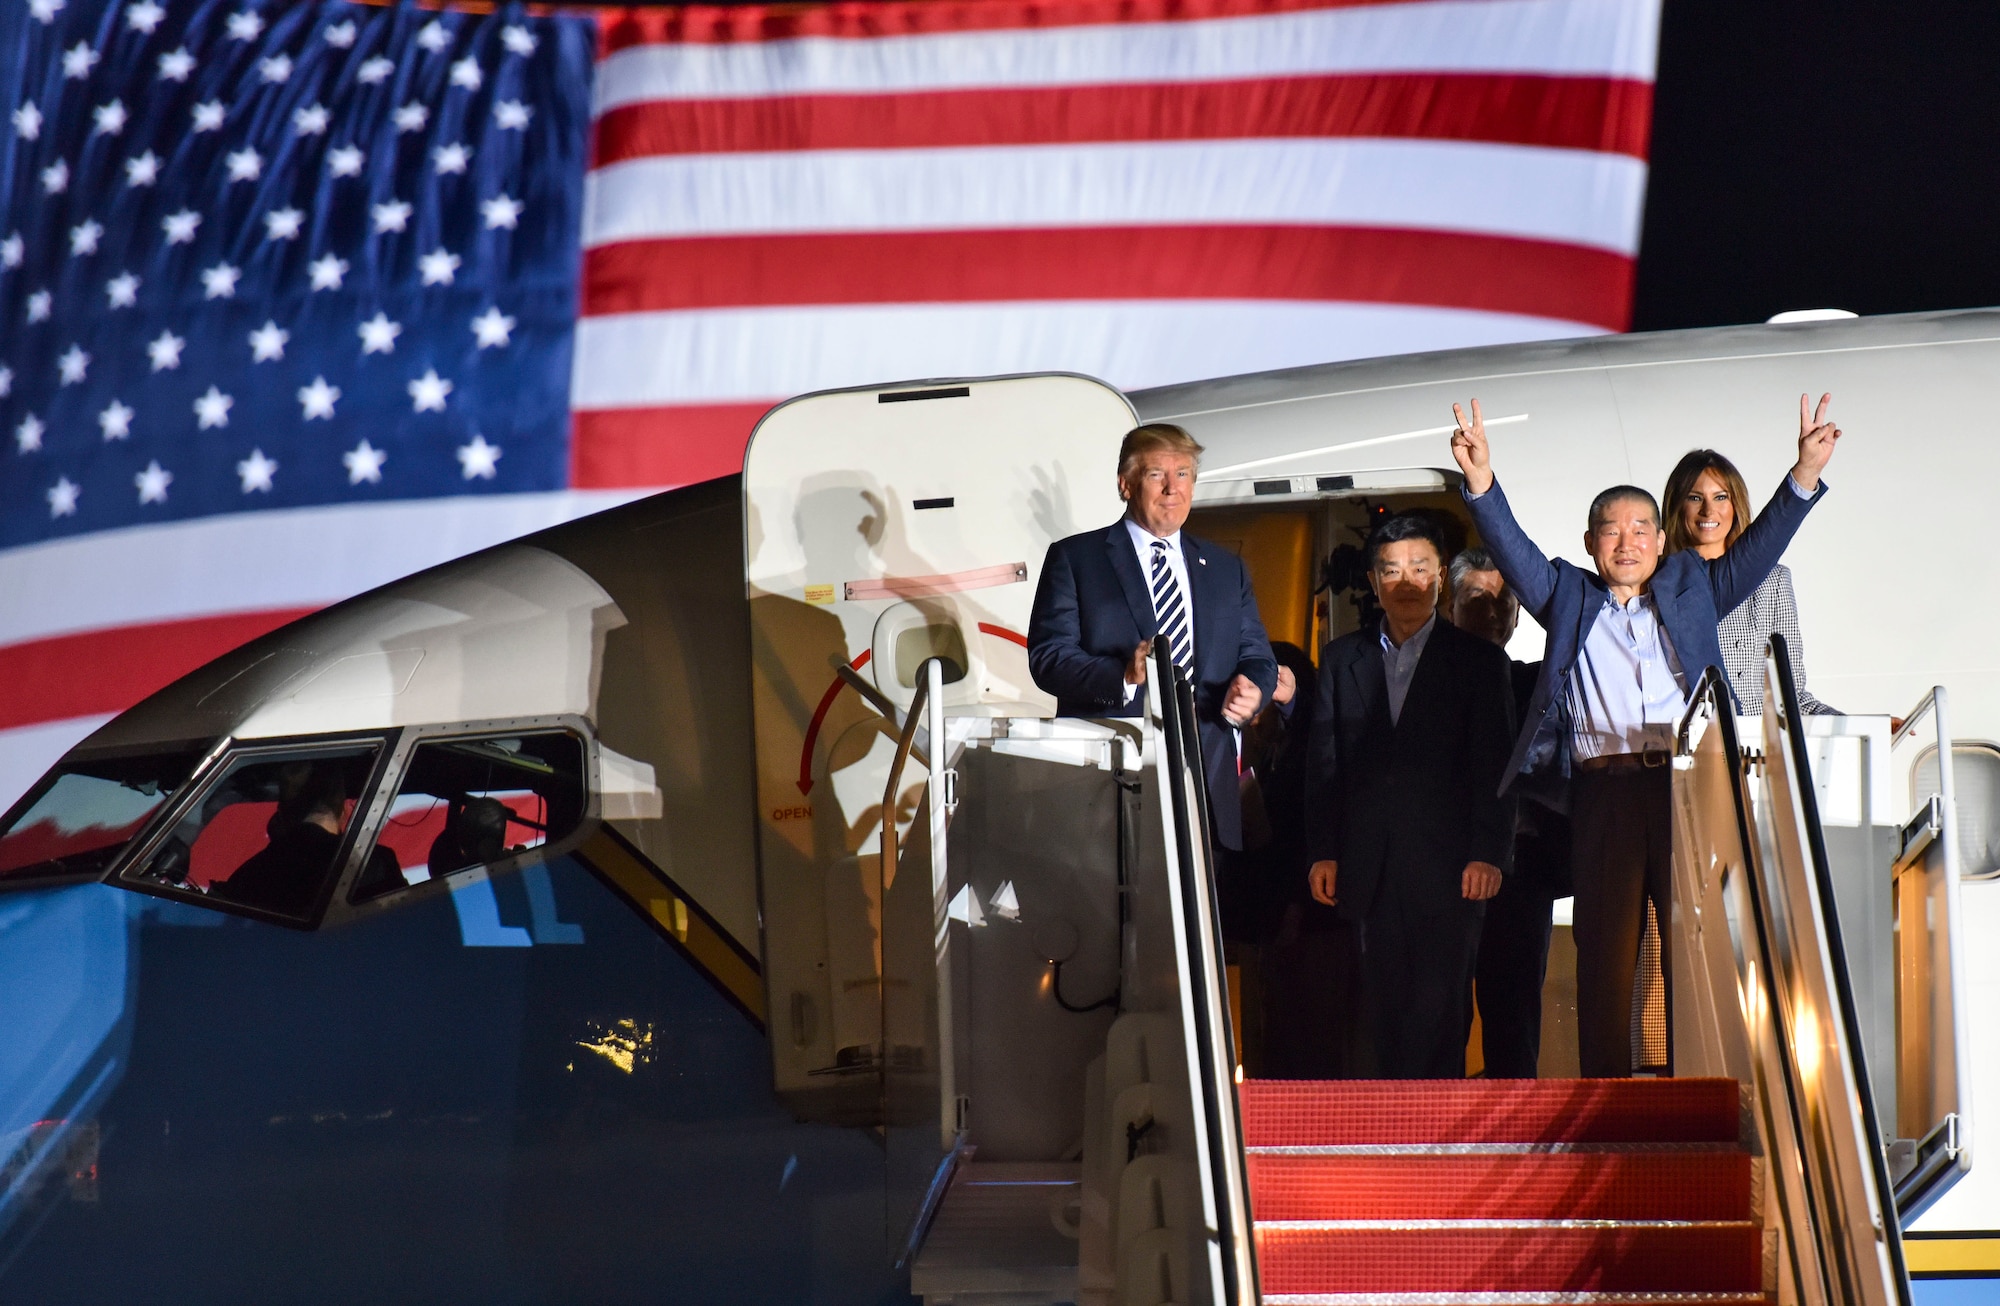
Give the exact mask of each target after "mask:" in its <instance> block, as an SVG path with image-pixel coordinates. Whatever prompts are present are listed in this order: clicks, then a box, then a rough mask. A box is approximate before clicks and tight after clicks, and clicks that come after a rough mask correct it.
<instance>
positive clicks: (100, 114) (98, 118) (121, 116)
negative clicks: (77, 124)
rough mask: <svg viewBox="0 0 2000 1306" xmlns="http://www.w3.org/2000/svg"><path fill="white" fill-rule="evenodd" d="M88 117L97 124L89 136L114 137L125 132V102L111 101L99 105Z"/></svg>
mask: <svg viewBox="0 0 2000 1306" xmlns="http://www.w3.org/2000/svg"><path fill="white" fill-rule="evenodd" d="M90 117H91V120H92V121H93V122H95V123H96V124H97V126H96V127H94V128H93V129H92V132H91V134H92V135H95V136H116V135H117V134H118V133H119V132H122V131H124V130H125V102H124V101H123V100H112V101H110V102H109V103H107V104H100V105H98V106H97V107H96V108H95V109H92V110H91V111H90Z"/></svg>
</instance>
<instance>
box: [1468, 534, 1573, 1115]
mask: <svg viewBox="0 0 2000 1306" xmlns="http://www.w3.org/2000/svg"><path fill="white" fill-rule="evenodd" d="M1450 573H1451V624H1452V625H1454V626H1457V627H1458V628H1459V629H1460V630H1462V631H1465V632H1466V633H1467V634H1470V635H1477V636H1479V637H1480V638H1481V639H1483V640H1486V641H1488V642H1489V643H1491V644H1493V645H1495V646H1497V647H1499V648H1503V649H1504V648H1506V647H1507V641H1508V640H1510V639H1512V638H1513V637H1514V627H1515V625H1516V624H1517V623H1518V622H1519V621H1520V618H1521V604H1520V601H1519V600H1518V599H1516V598H1515V597H1514V592H1513V591H1512V590H1510V589H1508V588H1507V582H1506V580H1505V578H1503V577H1502V576H1501V575H1500V568H1499V566H1498V565H1497V564H1496V563H1495V562H1494V561H1493V555H1492V554H1490V553H1488V552H1487V551H1486V550H1484V549H1482V548H1478V547H1476V546H1475V547H1473V548H1468V549H1460V550H1459V551H1458V556H1457V557H1455V558H1453V559H1452V560H1451V568H1450ZM1507 667H1508V672H1509V675H1510V676H1511V678H1512V681H1513V688H1514V715H1515V719H1516V720H1519V719H1520V718H1521V716H1523V715H1524V714H1525V713H1526V712H1527V710H1528V701H1529V700H1530V699H1531V698H1532V697H1534V692H1535V682H1536V681H1537V680H1539V679H1540V678H1541V672H1542V664H1541V663H1539V662H1518V661H1515V660H1514V659H1513V658H1509V659H1507ZM1522 799H1523V801H1522V803H1521V805H1520V807H1519V809H1518V810H1516V812H1515V814H1514V868H1513V870H1511V871H1510V872H1508V874H1507V878H1506V880H1505V882H1503V883H1502V884H1501V886H1500V892H1499V893H1496V894H1494V895H1493V899H1492V901H1490V902H1488V903H1487V904H1486V921H1485V923H1484V924H1483V925H1482V926H1481V927H1480V930H1479V959H1478V961H1477V962H1475V963H1474V965H1473V971H1472V974H1473V979H1474V980H1475V981H1476V983H1475V984H1474V986H1473V996H1474V998H1475V1000H1476V1001H1477V1002H1478V1004H1479V1025H1480V1045H1481V1051H1482V1053H1483V1054H1484V1060H1485V1063H1486V1069H1485V1072H1484V1073H1485V1075H1486V1077H1487V1078H1488V1079H1533V1078H1535V1076H1536V1074H1537V1072H1538V1071H1539V1069H1540V1066H1541V1059H1542V984H1543V982H1544V981H1545V980H1546V979H1547V978H1548V969H1549V936H1550V933H1551V932H1552V931H1553V929H1554V927H1555V902H1556V899H1558V898H1567V897H1569V896H1570V884H1569V818H1568V817H1567V816H1565V815H1563V814H1562V813H1561V812H1559V811H1557V810H1556V809H1555V808H1553V807H1550V806H1548V805H1547V804H1545V803H1542V802H1539V801H1536V800H1535V796H1534V795H1533V794H1523V795H1522ZM1470 1033H1471V1031H1470V1030H1469V1029H1468V1030H1467V1034H1468V1036H1469V1035H1470Z"/></svg>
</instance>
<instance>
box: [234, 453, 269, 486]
mask: <svg viewBox="0 0 2000 1306" xmlns="http://www.w3.org/2000/svg"><path fill="white" fill-rule="evenodd" d="M277 470H278V463H277V460H276V459H274V458H266V457H265V456H264V451H263V450H262V449H252V450H251V451H250V456H249V457H248V458H245V459H244V460H243V461H242V462H240V463H237V464H236V474H237V475H238V476H239V477H241V478H242V479H243V493H245V494H248V493H250V492H251V491H252V490H261V491H264V492H266V493H268V492H269V491H270V489H271V474H272V473H273V472H275V471H277Z"/></svg>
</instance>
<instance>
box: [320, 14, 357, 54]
mask: <svg viewBox="0 0 2000 1306" xmlns="http://www.w3.org/2000/svg"><path fill="white" fill-rule="evenodd" d="M324 35H325V37H326V43H327V44H328V45H330V46H332V47H333V48H334V49H336V50H351V49H353V48H354V20H353V19H351V18H350V19H347V20H345V21H344V22H338V23H335V24H334V25H333V26H331V27H329V28H327V29H326V31H325V33H324Z"/></svg>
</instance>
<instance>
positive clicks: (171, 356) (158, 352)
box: [146, 331, 187, 372]
mask: <svg viewBox="0 0 2000 1306" xmlns="http://www.w3.org/2000/svg"><path fill="white" fill-rule="evenodd" d="M186 347H187V341H185V340H183V339H181V338H180V337H179V336H177V335H175V334H174V333H173V332H171V331H162V332H160V338H159V339H158V340H155V341H153V342H152V343H150V344H148V345H147V346H146V356H147V357H148V358H151V359H152V360H153V370H154V371H155V372H158V371H160V370H161V369H163V368H169V367H179V366H180V365H181V350H183V349H185V348H186Z"/></svg>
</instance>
